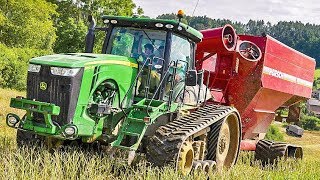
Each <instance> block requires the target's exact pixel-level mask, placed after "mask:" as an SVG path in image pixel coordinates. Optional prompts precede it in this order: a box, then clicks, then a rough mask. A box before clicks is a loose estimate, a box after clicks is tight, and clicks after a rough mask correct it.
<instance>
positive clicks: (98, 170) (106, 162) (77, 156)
mask: <svg viewBox="0 0 320 180" xmlns="http://www.w3.org/2000/svg"><path fill="white" fill-rule="evenodd" d="M0 93H1V99H0V108H2V109H1V113H2V114H3V115H5V114H6V113H8V112H12V111H13V112H17V111H16V110H13V109H10V108H8V105H9V99H10V97H15V96H16V95H23V94H24V93H23V92H17V91H11V90H2V89H0ZM18 113H19V114H20V115H22V114H23V112H22V111H21V112H18ZM0 125H1V126H0V179H45V180H46V179H50V180H51V179H113V180H116V179H139V180H140V179H148V180H156V179H168V180H169V179H174V180H176V179H206V175H205V174H203V173H200V174H190V175H189V176H186V177H184V176H182V175H181V174H180V173H177V172H175V171H174V169H173V168H172V167H170V166H168V167H165V168H161V169H160V168H157V167H151V166H149V164H148V163H147V162H146V161H144V160H141V161H140V162H139V163H138V164H137V165H135V166H128V165H126V163H125V161H124V160H125V156H124V155H125V152H122V153H120V154H119V156H116V158H114V159H112V158H110V157H109V153H108V152H107V151H100V152H97V151H92V150H80V149H78V148H66V149H65V150H60V151H55V152H49V151H48V150H47V149H46V148H41V147H40V148H37V149H34V148H27V147H26V148H21V149H18V148H17V147H16V142H15V134H16V131H15V130H14V129H11V128H8V127H7V126H6V125H5V122H4V120H2V121H1V122H0ZM282 133H283V134H284V138H285V141H289V142H292V143H297V144H300V145H302V146H303V147H304V150H305V151H304V154H305V158H304V159H303V160H300V161H297V162H296V161H280V162H279V163H278V164H277V165H273V166H267V167H262V166H260V164H259V163H258V162H255V161H254V154H253V153H252V152H241V154H240V156H239V159H238V162H237V164H236V165H235V166H234V167H232V168H231V169H229V170H222V171H221V172H211V173H210V174H209V177H210V179H320V156H319V154H320V144H319V142H320V133H317V132H315V133H314V132H308V131H306V132H305V136H304V137H302V138H295V137H289V136H286V135H285V133H284V132H282ZM142 159H143V158H142Z"/></svg>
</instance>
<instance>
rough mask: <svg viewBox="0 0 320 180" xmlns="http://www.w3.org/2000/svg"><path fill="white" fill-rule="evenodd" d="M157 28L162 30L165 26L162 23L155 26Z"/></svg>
mask: <svg viewBox="0 0 320 180" xmlns="http://www.w3.org/2000/svg"><path fill="white" fill-rule="evenodd" d="M155 26H156V27H158V28H161V27H163V24H162V23H157V24H155Z"/></svg>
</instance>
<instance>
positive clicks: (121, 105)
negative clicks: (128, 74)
mask: <svg viewBox="0 0 320 180" xmlns="http://www.w3.org/2000/svg"><path fill="white" fill-rule="evenodd" d="M149 60H151V59H150V58H147V59H146V61H145V62H144V63H143V65H142V67H141V68H140V70H139V72H138V74H137V76H136V78H135V80H134V81H133V83H132V84H131V86H130V87H129V89H128V91H127V93H126V94H125V96H124V97H123V100H122V101H121V104H120V109H121V111H122V112H123V114H124V115H125V116H126V117H127V114H126V112H125V111H124V110H123V102H124V101H125V100H126V98H127V96H128V93H129V92H131V90H132V88H133V86H135V85H136V81H137V80H138V79H139V77H140V74H141V73H142V71H143V68H144V67H145V66H146V64H147V62H148V61H149Z"/></svg>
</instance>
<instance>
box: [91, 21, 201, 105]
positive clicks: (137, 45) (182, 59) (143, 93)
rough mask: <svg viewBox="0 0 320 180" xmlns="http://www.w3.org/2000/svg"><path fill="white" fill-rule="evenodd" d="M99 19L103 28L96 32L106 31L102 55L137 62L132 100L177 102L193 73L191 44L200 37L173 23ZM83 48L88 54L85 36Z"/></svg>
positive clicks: (193, 53) (193, 45)
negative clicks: (187, 77) (188, 76)
mask: <svg viewBox="0 0 320 180" xmlns="http://www.w3.org/2000/svg"><path fill="white" fill-rule="evenodd" d="M102 20H103V22H104V24H105V28H100V29H102V30H104V31H106V37H105V41H104V44H103V48H102V53H103V54H112V55H118V56H124V57H130V58H133V59H135V60H136V61H137V64H138V66H139V73H138V77H137V81H136V82H135V87H134V89H135V90H134V94H135V97H136V98H138V99H139V98H149V99H157V100H165V101H177V100H178V99H177V98H178V96H179V93H181V91H182V89H183V88H184V86H185V78H186V74H188V73H187V72H191V71H193V74H192V73H191V74H192V75H195V74H196V73H194V72H195V45H196V43H197V42H200V41H201V38H202V34H201V33H200V32H198V31H197V30H195V29H193V28H191V27H190V26H187V25H185V24H183V23H181V22H180V21H179V22H177V21H173V20H161V19H150V18H139V17H120V16H103V17H102ZM91 29H95V28H94V27H92V28H91ZM88 34H89V33H88ZM90 43H92V45H90ZM86 46H87V47H91V48H87V49H86V52H89V53H90V52H92V47H93V41H88V36H87V45H86ZM123 75H124V76H125V74H123ZM193 80H195V78H194V79H193ZM170 92H172V93H171V94H170Z"/></svg>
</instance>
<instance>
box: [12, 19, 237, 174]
mask: <svg viewBox="0 0 320 180" xmlns="http://www.w3.org/2000/svg"><path fill="white" fill-rule="evenodd" d="M179 19H181V16H180V18H179ZM102 20H103V22H104V25H105V26H104V27H101V28H98V27H95V21H94V19H93V18H92V17H89V22H90V23H91V25H90V27H89V32H88V34H87V37H86V53H65V54H56V55H49V56H43V57H37V58H33V59H31V60H30V64H29V69H28V77H27V97H26V98H24V97H16V98H12V99H11V103H10V106H11V107H13V108H17V109H23V110H26V114H25V116H23V117H22V118H20V117H18V116H17V115H15V114H13V113H10V114H8V115H7V124H8V125H9V126H10V127H13V128H16V129H17V144H18V145H23V144H24V143H35V142H38V141H41V142H43V141H45V142H47V143H49V144H53V145H57V144H63V143H64V142H70V141H77V142H79V141H81V142H83V143H93V142H99V143H101V144H105V145H109V146H112V147H113V148H119V149H122V150H127V151H128V154H129V161H131V160H132V158H133V157H134V154H135V152H139V153H145V154H146V157H147V160H148V161H150V162H151V163H152V164H154V165H156V166H164V165H167V164H173V165H174V166H175V167H176V168H177V169H178V170H180V171H181V172H182V173H183V174H188V173H189V172H190V171H191V170H192V169H203V170H205V171H208V170H209V169H212V168H213V167H214V166H217V167H230V166H232V165H233V164H234V163H235V162H236V160H237V157H238V153H239V144H240V140H241V123H240V116H239V113H238V112H237V110H236V109H235V108H233V107H229V106H222V105H217V104H214V103H210V96H209V95H207V94H208V93H207V89H206V88H205V87H203V81H201V80H202V79H203V78H202V76H203V74H201V73H199V72H197V71H196V69H195V48H196V43H197V42H200V41H201V39H202V34H201V33H200V32H199V31H197V30H195V29H193V28H191V27H190V26H188V25H186V24H183V23H181V22H180V20H179V21H173V20H160V19H149V18H139V17H119V16H103V17H102ZM94 31H102V32H104V33H105V39H104V43H103V45H102V52H101V54H94V53H92V52H93V47H94V36H95V35H94ZM148 51H149V53H148ZM150 51H151V53H150ZM130 159H131V160H130Z"/></svg>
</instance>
